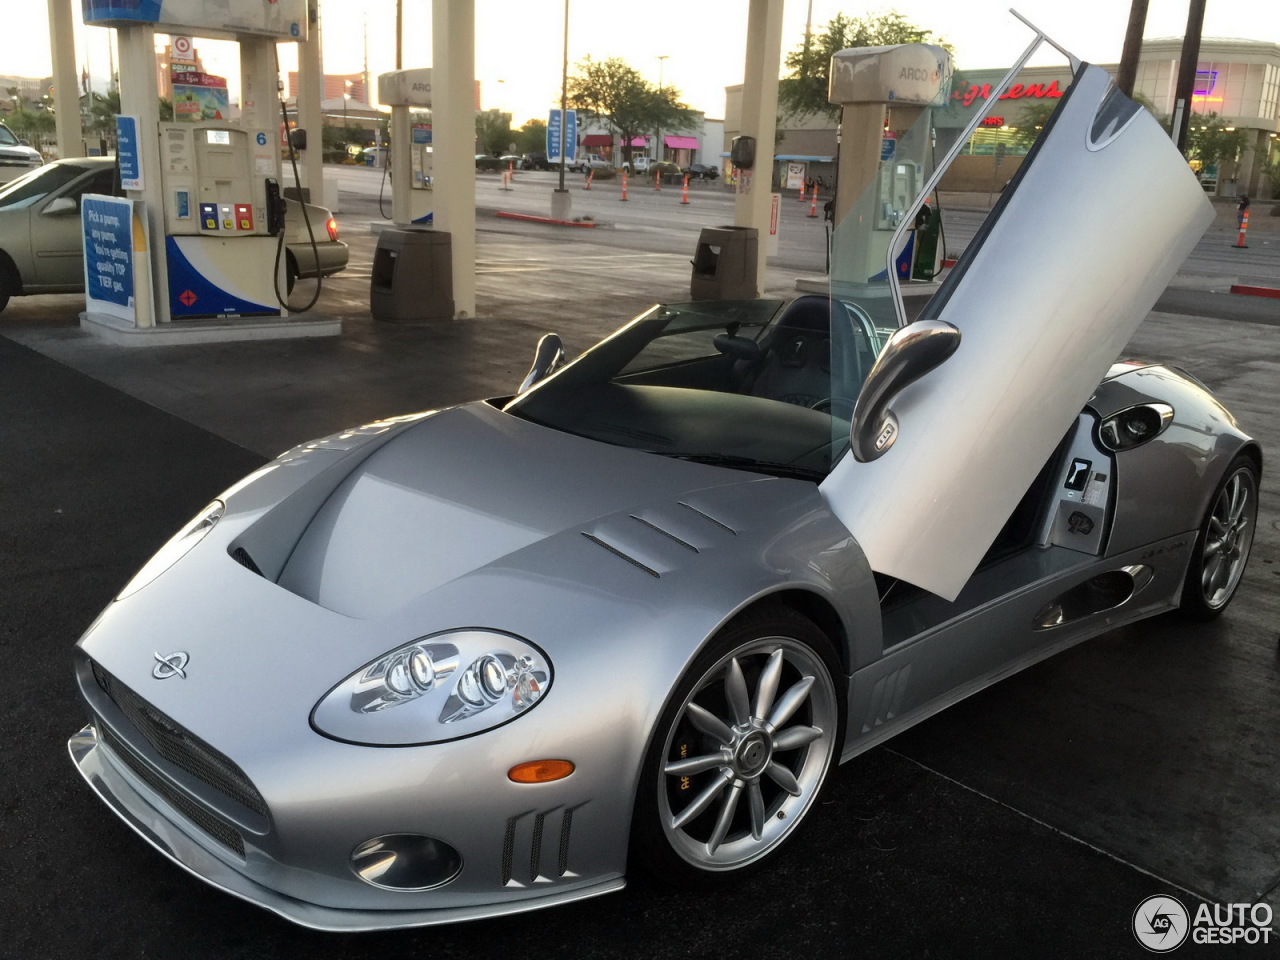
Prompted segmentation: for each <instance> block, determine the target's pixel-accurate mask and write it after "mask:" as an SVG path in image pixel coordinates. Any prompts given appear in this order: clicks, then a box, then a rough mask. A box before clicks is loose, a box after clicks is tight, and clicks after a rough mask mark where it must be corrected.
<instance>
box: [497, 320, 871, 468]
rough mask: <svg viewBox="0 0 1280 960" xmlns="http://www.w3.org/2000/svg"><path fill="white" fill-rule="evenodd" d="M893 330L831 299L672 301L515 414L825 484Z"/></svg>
mask: <svg viewBox="0 0 1280 960" xmlns="http://www.w3.org/2000/svg"><path fill="white" fill-rule="evenodd" d="M837 325H838V326H840V327H841V328H842V329H841V333H840V336H839V337H836V336H834V335H833V333H832V328H833V327H834V326H837ZM890 332H891V330H890V329H887V328H879V327H877V326H876V325H874V324H873V323H872V322H871V320H870V318H869V317H868V316H867V315H866V313H865V312H864V311H862V310H860V309H859V308H858V307H857V306H855V305H854V304H851V303H846V302H843V301H839V300H835V301H833V300H830V299H829V298H828V297H826V296H804V297H799V298H798V299H796V300H793V301H792V302H791V303H789V304H787V305H786V306H785V307H784V306H783V302H782V301H781V300H715V301H697V302H693V303H678V304H663V305H660V306H656V307H654V308H652V309H651V310H649V311H648V312H647V313H644V314H642V315H641V316H639V317H638V318H636V319H635V320H634V321H632V322H631V323H630V324H628V325H627V326H626V327H624V328H623V329H622V330H620V331H619V332H618V333H616V334H615V335H614V336H612V337H610V338H609V339H607V340H605V341H603V342H602V343H600V344H598V345H597V346H595V347H593V348H592V349H591V350H589V351H587V352H586V353H585V354H583V355H582V356H581V357H579V358H578V359H577V360H575V361H574V362H573V363H571V364H570V365H569V366H567V367H565V368H564V369H562V370H561V371H559V372H558V373H556V374H555V375H554V376H553V377H551V378H549V379H548V380H546V381H544V382H543V383H540V384H538V385H537V386H536V387H534V388H533V389H531V390H529V391H528V392H527V393H525V394H523V395H521V396H520V397H517V398H516V399H515V400H514V401H512V402H511V403H510V404H508V406H507V407H506V409H507V411H508V412H510V413H513V414H515V415H517V416H520V417H523V418H525V419H527V420H531V421H534V422H536V423H541V424H543V425H546V426H549V427H553V428H555V429H557V430H563V431H565V432H566V433H573V434H576V435H578V436H583V437H589V438H591V439H593V440H599V441H601V442H604V443H612V444H616V445H619V446H625V447H632V448H635V449H639V450H645V451H647V452H650V453H655V454H660V455H662V456H668V457H677V458H681V459H687V460H695V461H698V462H702V463H714V464H718V465H721V466H728V467H737V468H742V469H747V470H753V471H758V472H762V473H768V474H772V475H775V476H789V477H799V478H803V479H812V480H819V479H821V478H822V477H823V476H825V475H826V474H827V472H828V471H829V470H830V469H831V465H832V463H834V462H835V461H836V460H837V459H838V458H839V456H840V455H841V454H842V453H843V452H844V450H845V449H847V447H848V438H849V416H850V413H851V410H852V406H853V399H852V398H853V397H855V396H856V395H857V391H858V387H859V386H860V385H861V383H862V379H863V377H865V376H866V373H867V371H868V370H870V368H871V364H872V363H873V362H874V361H875V357H876V354H877V353H878V352H879V349H880V347H881V345H882V344H883V341H884V338H885V337H887V335H888V334H889V333H890ZM837 341H838V342H839V345H838V346H837Z"/></svg>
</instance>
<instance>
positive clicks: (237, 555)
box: [231, 547, 262, 576]
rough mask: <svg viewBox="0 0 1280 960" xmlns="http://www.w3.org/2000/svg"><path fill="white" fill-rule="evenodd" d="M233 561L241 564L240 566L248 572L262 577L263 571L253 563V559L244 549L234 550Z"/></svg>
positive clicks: (232, 553) (232, 552)
mask: <svg viewBox="0 0 1280 960" xmlns="http://www.w3.org/2000/svg"><path fill="white" fill-rule="evenodd" d="M231 559H232V560H234V561H235V562H236V563H238V564H240V566H242V567H244V568H245V569H246V570H249V571H252V572H253V573H256V574H257V575H258V576H262V571H261V570H259V569H258V565H257V564H256V563H254V562H253V557H251V556H249V551H248V550H246V549H245V548H244V547H236V548H235V549H234V550H232V551H231Z"/></svg>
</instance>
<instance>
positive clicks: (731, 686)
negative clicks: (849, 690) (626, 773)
mask: <svg viewBox="0 0 1280 960" xmlns="http://www.w3.org/2000/svg"><path fill="white" fill-rule="evenodd" d="M839 676H840V670H839V661H838V660H837V658H836V656H835V652H834V650H833V649H832V646H831V643H830V641H829V640H828V639H827V637H826V635H825V634H823V633H822V631H821V630H819V629H818V628H817V627H816V626H815V625H814V624H813V623H812V622H811V621H809V620H807V619H806V618H804V617H802V616H800V615H799V614H797V613H795V612H794V611H792V610H790V609H789V608H787V607H783V606H781V605H769V606H766V607H762V608H759V609H757V610H750V611H747V612H745V613H743V614H740V615H739V616H738V617H736V618H734V619H733V620H732V621H730V623H729V624H728V625H727V626H725V628H724V629H723V630H722V631H721V632H720V634H719V635H717V636H716V638H715V639H714V640H712V642H711V643H710V644H708V645H707V647H706V649H704V650H703V652H702V653H701V654H700V655H699V656H698V657H697V659H696V660H695V661H694V662H693V664H692V665H691V666H690V667H689V669H688V670H687V671H686V672H685V675H684V676H683V677H682V678H681V680H680V682H679V683H678V684H677V686H676V689H675V691H674V693H673V694H672V696H671V698H670V700H669V701H668V703H667V706H666V708H665V709H664V710H663V713H662V717H661V719H660V720H659V722H658V726H657V728H656V729H655V731H654V734H653V736H652V739H651V741H650V744H649V748H648V750H647V751H646V754H645V760H644V768H643V770H642V771H641V776H640V787H639V795H638V796H637V799H636V812H635V818H634V820H633V828H632V837H631V843H632V847H631V849H632V852H633V854H634V855H635V856H636V857H637V858H638V859H639V860H640V861H641V862H642V864H643V865H644V866H645V867H647V868H648V869H649V870H650V871H651V872H653V873H654V874H655V875H656V876H660V877H662V878H663V879H671V878H673V877H674V878H680V879H685V880H695V881H696V880H708V879H717V878H728V877H731V876H733V877H736V876H739V875H741V874H742V873H743V872H745V871H747V870H750V869H754V868H756V867H758V866H759V865H761V864H762V863H763V862H764V861H765V860H766V859H767V858H768V857H770V856H771V855H773V854H774V853H775V851H777V849H778V848H779V847H781V846H782V844H783V843H784V842H786V841H787V840H788V839H789V838H790V837H791V836H792V834H794V832H795V830H796V828H797V827H798V826H799V824H800V821H801V820H802V819H803V818H804V816H805V814H807V813H808V812H809V810H810V809H811V808H812V806H813V804H814V801H815V800H816V799H817V797H818V794H819V792H820V791H821V789H822V785H823V783H824V781H825V780H826V776H827V772H828V771H829V770H830V768H831V766H832V763H833V761H834V759H835V758H836V757H838V756H839V749H840V743H841V740H842V735H843V730H844V698H843V696H842V695H841V692H840V691H839V690H837V688H836V682H835V678H836V677H839Z"/></svg>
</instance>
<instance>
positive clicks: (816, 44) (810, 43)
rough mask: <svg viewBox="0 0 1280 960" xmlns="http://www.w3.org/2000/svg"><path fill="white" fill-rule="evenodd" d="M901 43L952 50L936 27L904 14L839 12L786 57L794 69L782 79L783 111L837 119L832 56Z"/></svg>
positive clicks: (797, 115) (795, 116) (798, 117)
mask: <svg viewBox="0 0 1280 960" xmlns="http://www.w3.org/2000/svg"><path fill="white" fill-rule="evenodd" d="M900 43H932V44H936V45H937V46H940V47H942V48H943V49H944V50H946V51H948V52H951V45H950V44H948V43H947V42H946V41H945V40H943V39H942V38H941V37H934V35H933V31H932V30H925V29H924V28H923V27H918V26H916V25H915V24H914V23H911V22H910V21H909V20H907V18H906V17H904V16H903V15H902V14H900V13H897V12H892V13H882V14H877V15H874V16H865V17H847V16H845V15H844V14H843V13H837V14H836V15H835V16H834V17H833V18H832V19H831V21H830V22H829V23H828V24H827V26H826V29H824V30H820V31H818V32H817V33H815V34H813V36H812V37H811V38H808V39H807V40H806V42H805V43H803V44H801V45H800V47H799V48H798V49H796V50H793V51H792V52H791V53H788V54H787V56H786V58H785V59H784V60H783V65H784V66H785V67H786V68H787V70H789V71H790V72H789V73H788V74H787V75H786V76H785V77H784V78H783V79H782V80H779V81H778V110H779V113H780V114H781V115H782V116H783V117H788V118H791V119H794V120H803V119H805V118H806V117H811V116H813V115H814V114H823V115H825V116H828V117H830V118H831V119H832V120H836V119H837V118H838V117H839V115H840V107H839V106H837V105H836V104H832V103H828V102H827V78H828V76H829V75H830V73H831V58H832V56H834V55H835V54H836V53H837V52H838V51H840V50H848V49H849V48H851V47H886V46H895V45H897V44H900Z"/></svg>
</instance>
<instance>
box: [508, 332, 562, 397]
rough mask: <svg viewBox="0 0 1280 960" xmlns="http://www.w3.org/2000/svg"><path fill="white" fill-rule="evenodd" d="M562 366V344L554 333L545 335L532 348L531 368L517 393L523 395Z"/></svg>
mask: <svg viewBox="0 0 1280 960" xmlns="http://www.w3.org/2000/svg"><path fill="white" fill-rule="evenodd" d="M563 364H564V344H563V343H561V341H560V337H559V336H558V335H556V334H554V333H548V334H545V335H544V336H543V337H542V339H541V340H539V341H538V345H537V346H536V347H534V348H533V366H531V367H530V368H529V372H528V373H527V374H525V377H524V380H523V381H522V382H521V384H520V389H519V390H518V391H516V392H517V393H524V392H525V391H526V390H528V389H529V388H530V387H532V386H533V385H534V384H535V383H538V382H540V381H542V380H545V379H546V378H547V377H549V376H551V374H553V373H555V372H556V371H557V370H559V369H560V367H561V366H563Z"/></svg>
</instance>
